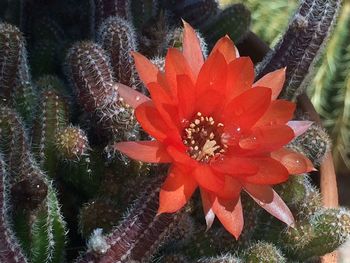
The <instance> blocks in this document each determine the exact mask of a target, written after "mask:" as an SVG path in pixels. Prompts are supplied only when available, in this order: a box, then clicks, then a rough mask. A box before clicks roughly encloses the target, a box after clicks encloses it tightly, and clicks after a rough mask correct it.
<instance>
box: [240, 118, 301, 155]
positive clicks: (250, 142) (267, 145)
mask: <svg viewBox="0 0 350 263" xmlns="http://www.w3.org/2000/svg"><path fill="white" fill-rule="evenodd" d="M293 138H294V132H293V130H292V129H291V128H290V127H289V126H287V125H274V126H260V127H256V128H254V129H253V130H252V132H251V134H249V135H248V136H246V137H241V139H240V140H239V146H240V147H241V148H242V149H243V150H244V151H243V153H246V154H247V155H250V156H251V155H257V154H261V153H267V152H271V151H274V150H277V149H279V148H281V147H282V146H284V145H286V144H288V143H289V142H290V141H291V140H293Z"/></svg>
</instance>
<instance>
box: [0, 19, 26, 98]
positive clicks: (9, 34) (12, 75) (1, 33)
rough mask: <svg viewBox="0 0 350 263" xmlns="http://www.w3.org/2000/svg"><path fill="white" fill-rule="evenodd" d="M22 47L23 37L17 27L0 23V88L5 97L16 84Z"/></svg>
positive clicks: (8, 95) (23, 45)
mask: <svg viewBox="0 0 350 263" xmlns="http://www.w3.org/2000/svg"><path fill="white" fill-rule="evenodd" d="M24 49H25V44H24V37H23V35H22V33H21V32H20V31H19V29H18V28H17V27H15V26H12V25H10V24H5V23H0V69H1V71H0V90H1V93H2V95H3V96H5V98H7V99H8V98H9V97H10V94H11V93H12V90H13V88H14V87H15V85H16V79H17V74H18V70H19V67H20V63H21V59H22V54H23V52H24Z"/></svg>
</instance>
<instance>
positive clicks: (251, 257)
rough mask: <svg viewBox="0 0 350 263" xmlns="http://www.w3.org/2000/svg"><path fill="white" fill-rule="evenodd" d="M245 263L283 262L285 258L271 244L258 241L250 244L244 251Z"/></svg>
mask: <svg viewBox="0 0 350 263" xmlns="http://www.w3.org/2000/svg"><path fill="white" fill-rule="evenodd" d="M244 258H245V261H244V262H247V263H285V262H287V260H286V258H285V257H284V256H283V254H282V252H281V251H280V250H279V249H278V248H277V247H276V246H274V245H273V244H269V243H266V242H258V243H256V244H253V245H252V246H250V247H249V248H248V249H247V250H246V251H245V252H244Z"/></svg>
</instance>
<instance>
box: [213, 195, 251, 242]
mask: <svg viewBox="0 0 350 263" xmlns="http://www.w3.org/2000/svg"><path fill="white" fill-rule="evenodd" d="M213 210H214V213H215V215H216V216H217V217H218V218H219V220H220V222H221V223H222V225H223V226H224V227H225V229H226V230H227V231H228V232H230V233H231V234H232V235H233V236H234V237H235V238H236V239H238V238H239V236H240V234H241V233H242V230H243V224H244V220H243V212H242V203H241V199H240V198H238V199H236V200H225V199H219V198H216V199H215V201H214V203H213Z"/></svg>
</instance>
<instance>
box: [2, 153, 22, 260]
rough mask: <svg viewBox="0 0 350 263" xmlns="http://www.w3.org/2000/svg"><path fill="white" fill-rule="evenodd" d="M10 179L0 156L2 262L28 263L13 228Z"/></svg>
mask: <svg viewBox="0 0 350 263" xmlns="http://www.w3.org/2000/svg"><path fill="white" fill-rule="evenodd" d="M9 186H10V184H9V179H8V175H7V172H6V170H5V163H4V161H3V159H2V156H0V261H1V262H8V263H27V262H28V261H27V259H26V257H25V255H24V253H23V251H22V248H21V246H20V244H19V243H18V240H17V238H16V237H15V234H14V232H13V230H12V228H11V223H10V222H11V221H12V220H11V208H12V207H11V201H10V200H9Z"/></svg>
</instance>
